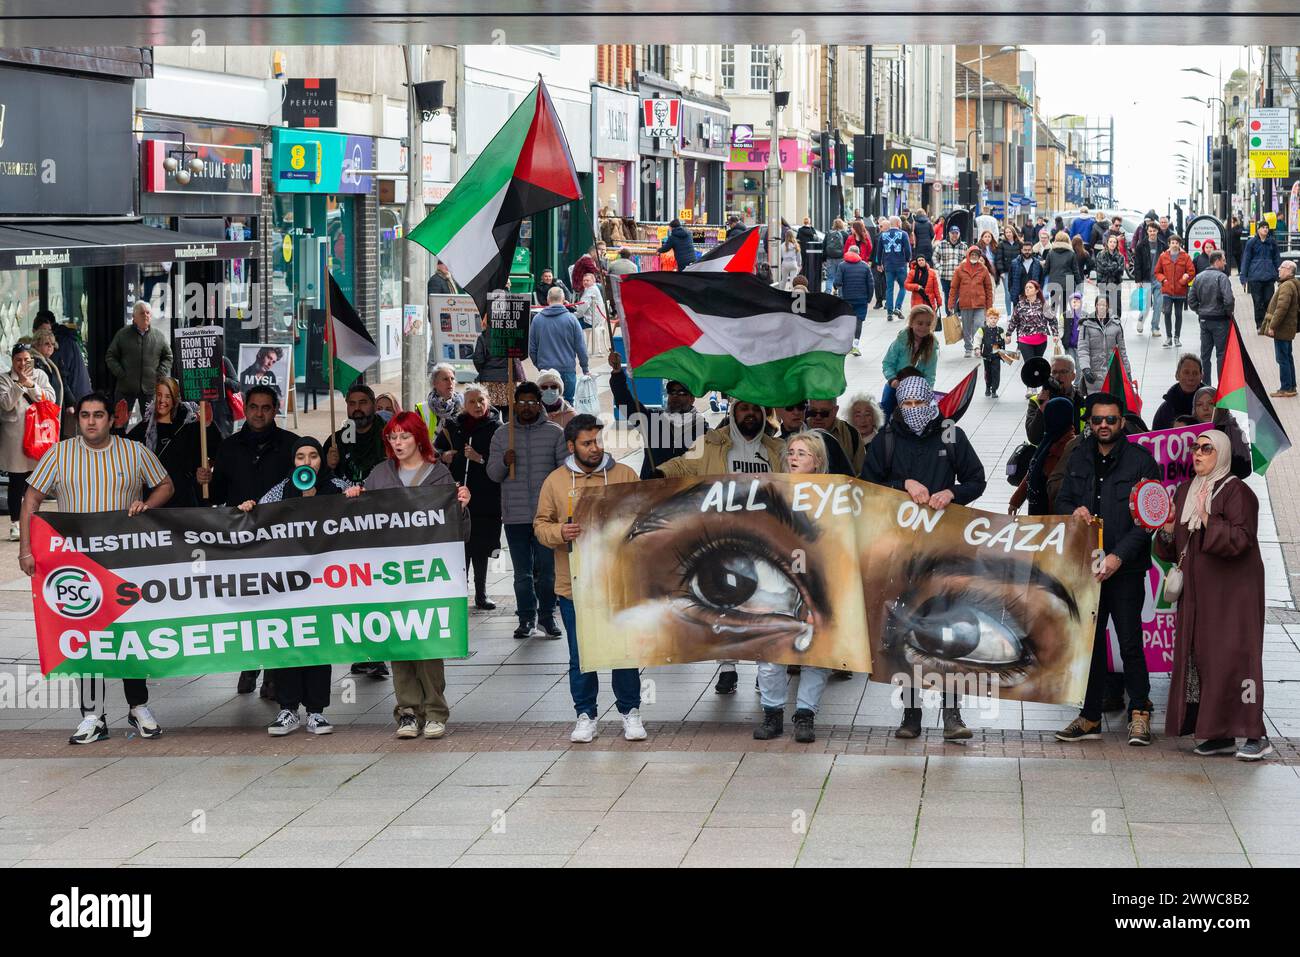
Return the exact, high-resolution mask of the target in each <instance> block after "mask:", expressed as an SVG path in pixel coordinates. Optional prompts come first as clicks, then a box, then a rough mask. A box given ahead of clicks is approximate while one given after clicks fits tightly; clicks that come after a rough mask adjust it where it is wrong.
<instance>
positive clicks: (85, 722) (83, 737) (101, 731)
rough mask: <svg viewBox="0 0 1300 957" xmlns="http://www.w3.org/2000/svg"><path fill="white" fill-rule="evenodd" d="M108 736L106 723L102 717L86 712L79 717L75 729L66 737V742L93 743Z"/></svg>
mask: <svg viewBox="0 0 1300 957" xmlns="http://www.w3.org/2000/svg"><path fill="white" fill-rule="evenodd" d="M107 737H108V724H107V722H105V720H104V719H103V717H101V716H98V715H93V714H88V715H86V716H85V717H84V718H82V719H81V724H79V725H77V730H76V731H74V732H72V737H70V738H68V744H94V743H95V742H96V741H103V740H104V739H105V738H107Z"/></svg>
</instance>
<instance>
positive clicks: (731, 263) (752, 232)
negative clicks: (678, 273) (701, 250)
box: [684, 226, 758, 272]
mask: <svg viewBox="0 0 1300 957" xmlns="http://www.w3.org/2000/svg"><path fill="white" fill-rule="evenodd" d="M757 262H758V227H757V226H751V227H750V228H749V229H747V230H745V231H744V232H743V233H737V234H736V235H735V236H732V237H731V238H730V239H728V240H727V241H726V242H724V243H719V244H718V245H717V246H714V247H713V248H712V249H710V250H709V251H708V252H707V253H705V254H704V255H703V256H701V257H700V258H699V259H697V260H695V262H693V263H691V264H690V265H689V266H687V267H686V269H685V270H684V272H753V271H754V266H755V264H756V263H757Z"/></svg>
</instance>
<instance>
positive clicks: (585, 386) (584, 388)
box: [573, 375, 600, 415]
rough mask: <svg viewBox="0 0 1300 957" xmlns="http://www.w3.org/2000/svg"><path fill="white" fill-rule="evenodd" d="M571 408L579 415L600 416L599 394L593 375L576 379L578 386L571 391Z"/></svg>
mask: <svg viewBox="0 0 1300 957" xmlns="http://www.w3.org/2000/svg"><path fill="white" fill-rule="evenodd" d="M573 408H574V409H575V410H577V412H578V414H579V415H583V414H586V415H600V394H599V391H598V389H597V388H596V377H595V376H594V375H584V376H579V377H578V385H577V387H576V388H575V389H574V390H573Z"/></svg>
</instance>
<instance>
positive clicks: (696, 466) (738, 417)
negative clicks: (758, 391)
mask: <svg viewBox="0 0 1300 957" xmlns="http://www.w3.org/2000/svg"><path fill="white" fill-rule="evenodd" d="M766 424H767V409H765V408H763V406H761V405H755V404H754V403H752V402H743V401H740V400H739V399H736V398H734V397H733V398H732V399H731V416H730V418H729V419H728V420H727V422H726V423H725V424H724V425H720V426H719V427H718V428H716V429H711V430H710V431H708V432H705V433H704V435H702V436H701V437H700V438H699V439H697V440H696V441H695V442H694V444H692V445H691V447H690V448H689V449H688V450H687V451H686V453H685V454H684V455H679V456H678V457H677V458H674V459H669V460H668V461H667V462H663V463H661V464H660V466H659V467H658V469H656V470H655V477H657V478H677V477H680V476H706V475H731V474H734V473H737V472H740V473H744V474H751V475H755V474H766V473H768V472H784V471H785V443H784V442H782V441H781V440H780V439H777V438H774V437H772V436H770V435H768V434H767V432H766V430H765V429H764V426H766ZM721 665H722V670H721V671H720V672H719V674H718V683H717V685H715V686H714V689H713V690H714V691H716V692H717V693H718V694H735V693H736V684H737V682H738V680H739V679H738V678H737V677H736V662H735V661H730V660H728V661H723V662H721Z"/></svg>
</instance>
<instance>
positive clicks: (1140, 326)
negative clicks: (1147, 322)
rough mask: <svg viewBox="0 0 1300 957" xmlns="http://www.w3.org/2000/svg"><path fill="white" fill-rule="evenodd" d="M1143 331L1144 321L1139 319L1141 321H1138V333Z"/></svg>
mask: <svg viewBox="0 0 1300 957" xmlns="http://www.w3.org/2000/svg"><path fill="white" fill-rule="evenodd" d="M1141 331H1142V320H1141V319H1139V320H1138V332H1139V333H1140V332H1141Z"/></svg>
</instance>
